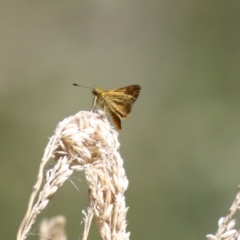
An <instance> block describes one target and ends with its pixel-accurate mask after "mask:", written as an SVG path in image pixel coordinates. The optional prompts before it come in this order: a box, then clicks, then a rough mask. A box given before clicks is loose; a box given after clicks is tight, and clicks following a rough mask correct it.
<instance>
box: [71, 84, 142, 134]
mask: <svg viewBox="0 0 240 240" xmlns="http://www.w3.org/2000/svg"><path fill="white" fill-rule="evenodd" d="M73 85H74V86H78V87H86V86H81V85H78V84H76V83H74V84H73ZM86 88H89V87H86ZM140 90H141V87H140V86H139V85H130V86H127V87H123V88H118V89H113V90H103V89H101V88H98V87H94V88H93V89H92V94H93V95H94V99H93V105H92V108H91V110H90V111H93V110H94V108H95V107H96V105H97V104H98V105H99V106H100V107H102V108H103V109H104V112H109V114H110V116H111V118H112V120H113V122H114V124H115V126H116V129H118V130H120V129H121V119H126V118H127V117H128V116H129V114H130V113H131V110H132V105H133V103H134V102H135V101H136V99H137V98H138V96H139V93H140Z"/></svg>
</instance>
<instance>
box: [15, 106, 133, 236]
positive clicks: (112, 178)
mask: <svg viewBox="0 0 240 240" xmlns="http://www.w3.org/2000/svg"><path fill="white" fill-rule="evenodd" d="M117 137H118V133H117V132H116V131H115V130H114V129H113V128H112V127H111V126H110V124H109V122H108V121H107V119H106V118H105V116H104V114H103V112H102V111H98V113H94V112H79V113H77V114H76V115H75V116H71V117H69V118H66V119H64V120H63V121H62V122H60V123H59V124H58V126H57V128H56V130H55V133H54V135H53V136H52V137H51V138H50V140H49V143H48V145H47V147H46V149H45V152H44V155H43V158H42V160H41V163H40V167H39V172H38V178H37V182H36V184H35V185H34V187H33V191H32V194H31V196H30V200H29V203H28V209H27V212H26V215H25V217H24V219H23V220H22V223H21V225H20V227H19V230H18V234H17V240H23V239H26V238H27V236H28V235H29V233H30V231H31V228H32V226H33V224H34V223H35V220H36V218H37V216H38V215H39V214H40V213H41V212H42V211H43V209H45V208H46V206H47V205H48V203H49V201H51V198H52V196H53V195H54V194H55V193H56V191H57V190H58V189H59V188H60V187H61V186H62V185H63V184H64V182H65V181H66V180H68V179H69V177H70V176H71V174H72V173H73V171H84V172H85V175H86V180H87V184H88V193H86V195H85V196H84V197H87V198H88V201H89V203H88V207H87V210H86V211H84V223H85V225H84V233H83V237H82V239H83V240H86V239H87V237H88V233H89V229H90V226H91V222H92V218H93V217H94V218H95V219H96V222H97V224H98V227H99V232H100V234H101V236H102V239H104V240H125V239H126V240H127V239H129V235H130V233H129V232H126V226H127V224H126V213H127V210H128V208H127V207H126V204H125V197H124V192H125V191H126V189H127V187H128V180H127V177H126V174H125V170H124V168H123V159H122V158H121V156H120V154H119V152H118V149H119V142H118V139H117ZM52 158H54V159H55V160H56V162H55V165H54V166H53V167H52V168H51V169H49V170H48V171H47V173H46V176H44V175H43V172H44V167H45V166H46V164H47V163H48V162H49V160H50V159H52ZM43 179H44V180H45V181H44V184H42V183H43ZM76 212H78V211H76ZM79 212H80V211H79ZM55 220H56V219H55ZM47 225H49V226H48V227H47ZM52 226H55V225H54V222H53V220H52V222H51V221H46V222H44V228H42V229H43V230H44V231H41V237H42V238H41V239H54V240H57V239H58V238H56V237H54V236H56V235H54V234H56V232H54V234H51V230H52V229H54V228H53V227H52ZM57 226H59V225H57ZM61 226H65V222H64V225H61ZM59 231H60V230H59ZM46 235H48V236H46ZM64 237H65V235H64V234H62V238H59V239H64Z"/></svg>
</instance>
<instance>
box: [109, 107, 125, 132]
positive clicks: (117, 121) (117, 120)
mask: <svg viewBox="0 0 240 240" xmlns="http://www.w3.org/2000/svg"><path fill="white" fill-rule="evenodd" d="M109 112H110V116H111V118H112V121H113V122H114V124H115V126H116V128H117V129H118V130H121V128H122V127H121V119H120V118H119V117H118V116H117V115H116V114H115V113H114V112H113V111H109Z"/></svg>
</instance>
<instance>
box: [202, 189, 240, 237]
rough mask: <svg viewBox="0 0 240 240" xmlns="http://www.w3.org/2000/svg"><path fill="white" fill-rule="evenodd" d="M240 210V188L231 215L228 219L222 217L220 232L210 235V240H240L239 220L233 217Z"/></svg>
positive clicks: (231, 208)
mask: <svg viewBox="0 0 240 240" xmlns="http://www.w3.org/2000/svg"><path fill="white" fill-rule="evenodd" d="M239 209H240V186H238V193H237V195H236V197H235V199H234V201H233V204H232V206H231V207H230V211H229V214H228V215H227V216H226V217H221V218H220V219H219V220H218V230H217V232H216V234H215V235H214V234H208V235H207V236H206V237H207V239H208V240H240V229H238V230H237V229H236V223H237V220H236V219H233V216H234V215H235V214H236V213H237V210H239Z"/></svg>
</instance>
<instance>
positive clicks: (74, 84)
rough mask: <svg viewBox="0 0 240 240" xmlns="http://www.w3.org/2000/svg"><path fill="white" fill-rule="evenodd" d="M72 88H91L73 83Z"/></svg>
mask: <svg viewBox="0 0 240 240" xmlns="http://www.w3.org/2000/svg"><path fill="white" fill-rule="evenodd" d="M73 86H76V87H84V88H91V87H87V86H82V85H79V84H77V83H73Z"/></svg>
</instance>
